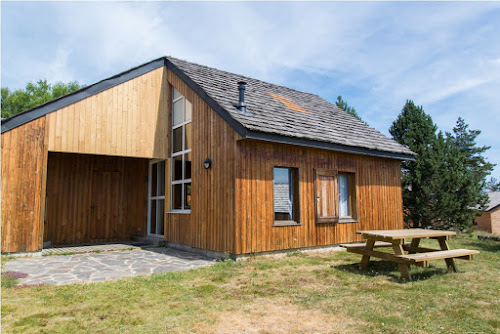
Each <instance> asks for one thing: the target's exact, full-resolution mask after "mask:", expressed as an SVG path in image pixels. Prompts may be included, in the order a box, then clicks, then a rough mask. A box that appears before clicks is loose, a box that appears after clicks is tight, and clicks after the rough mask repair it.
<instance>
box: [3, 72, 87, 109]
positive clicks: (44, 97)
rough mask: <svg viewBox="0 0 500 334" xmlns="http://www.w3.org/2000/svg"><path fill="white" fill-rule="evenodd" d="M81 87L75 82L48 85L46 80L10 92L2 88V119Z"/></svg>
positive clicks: (81, 86)
mask: <svg viewBox="0 0 500 334" xmlns="http://www.w3.org/2000/svg"><path fill="white" fill-rule="evenodd" d="M83 87H84V86H83V85H80V84H79V83H78V82H77V81H72V82H68V83H67V84H65V83H62V82H57V83H55V84H54V85H50V84H49V83H48V82H47V80H38V81H37V82H36V83H35V84H33V83H31V82H29V83H27V84H26V88H25V89H18V90H15V91H11V90H9V88H7V87H5V88H2V118H7V117H11V116H13V115H15V114H17V113H20V112H23V111H25V110H28V109H31V108H33V107H36V106H38V105H41V104H43V103H45V102H48V101H50V100H52V99H55V98H58V97H60V96H63V95H66V94H69V93H71V92H73V91H75V90H78V89H80V88H83Z"/></svg>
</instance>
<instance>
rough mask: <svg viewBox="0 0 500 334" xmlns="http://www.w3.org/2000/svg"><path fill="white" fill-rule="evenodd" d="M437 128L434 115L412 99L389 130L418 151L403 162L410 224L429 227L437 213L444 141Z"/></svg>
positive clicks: (402, 180) (398, 139)
mask: <svg viewBox="0 0 500 334" xmlns="http://www.w3.org/2000/svg"><path fill="white" fill-rule="evenodd" d="M436 131H437V126H436V125H435V124H434V123H433V121H432V118H431V116H430V115H427V114H426V113H425V112H424V110H423V108H422V107H421V106H416V105H415V104H414V103H413V101H411V100H408V101H406V104H405V105H404V107H403V109H402V111H401V113H400V114H399V116H398V118H397V119H396V120H395V121H394V122H393V123H392V126H391V128H390V129H389V132H390V133H391V135H392V136H393V138H394V139H395V140H396V141H397V142H398V143H400V144H402V145H404V146H406V147H408V148H409V149H410V150H412V151H413V152H415V153H417V156H416V157H415V160H414V161H403V162H401V169H402V173H401V182H402V187H403V205H404V213H405V217H404V218H405V222H406V224H407V225H408V226H410V227H429V226H431V225H432V222H433V221H434V220H435V219H436V216H437V214H436V210H435V201H434V200H433V199H434V193H435V192H436V189H435V188H436V182H435V181H436V179H437V177H438V174H437V173H438V169H439V166H440V161H441V158H442V154H443V150H444V142H443V138H442V135H440V136H437V135H436ZM436 147H439V148H440V149H439V150H438V149H436Z"/></svg>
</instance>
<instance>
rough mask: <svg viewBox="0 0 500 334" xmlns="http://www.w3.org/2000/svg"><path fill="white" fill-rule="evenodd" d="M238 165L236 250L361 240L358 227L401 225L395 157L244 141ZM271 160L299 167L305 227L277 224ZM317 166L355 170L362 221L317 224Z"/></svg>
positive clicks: (246, 251) (397, 170)
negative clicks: (357, 232)
mask: <svg viewBox="0 0 500 334" xmlns="http://www.w3.org/2000/svg"><path fill="white" fill-rule="evenodd" d="M237 165H238V167H237V171H238V174H237V179H236V208H237V210H236V234H235V236H236V244H235V253H236V254H241V253H252V252H263V251H272V250H281V249H291V248H301V247H312V246H322V245H329V244H338V243H341V242H351V241H355V240H360V238H359V237H358V236H357V235H356V234H355V232H356V230H371V229H397V228H403V209H402V194H401V181H400V163H399V161H397V160H391V159H382V158H376V157H368V156H361V155H353V154H342V153H336V152H331V151H326V150H319V149H311V148H304V147H297V146H292V145H284V144H272V143H265V142H258V141H248V140H244V141H240V142H239V143H238V157H237ZM273 165H278V166H290V167H298V168H299V180H300V194H301V195H300V197H301V198H300V213H301V226H273V212H272V210H273ZM314 168H324V169H335V170H339V171H342V170H347V171H354V172H355V173H356V174H357V182H358V185H357V197H358V199H357V204H358V217H359V218H358V219H359V222H358V223H338V224H316V222H315V211H314V210H315V203H314V198H315V196H314Z"/></svg>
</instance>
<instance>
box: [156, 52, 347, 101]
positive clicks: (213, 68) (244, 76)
mask: <svg viewBox="0 0 500 334" xmlns="http://www.w3.org/2000/svg"><path fill="white" fill-rule="evenodd" d="M165 57H166V58H167V59H168V60H170V59H174V60H178V61H182V62H185V63H188V64H192V65H196V66H200V67H204V68H208V69H211V70H216V71H219V72H223V73H226V74H230V75H238V76H240V77H243V78H245V79H250V80H253V81H259V82H262V83H264V84H268V85H273V86H276V87H280V88H285V89H287V90H291V91H294V92H299V93H303V94H308V95H312V96H316V97H321V96H319V95H318V94H314V93H311V92H306V91H303V90H299V89H295V88H290V87H287V86H283V85H280V84H275V83H272V82H269V81H264V80H261V79H257V78H252V77H249V76H247V75H244V74H240V73H235V72H229V71H227V70H221V69H219V68H217V67H212V66H207V65H203V64H198V63H195V62H192V61H188V60H185V59H180V58H176V57H172V56H165ZM325 101H326V100H325ZM327 102H328V101H327ZM328 103H330V104H331V102H328ZM337 108H338V107H337ZM339 109H340V108H339Z"/></svg>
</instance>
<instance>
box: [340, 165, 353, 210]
mask: <svg viewBox="0 0 500 334" xmlns="http://www.w3.org/2000/svg"><path fill="white" fill-rule="evenodd" d="M339 201H340V204H339V216H340V217H349V216H350V215H351V214H350V212H349V211H350V210H349V209H350V208H349V178H348V177H347V175H342V174H339Z"/></svg>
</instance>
